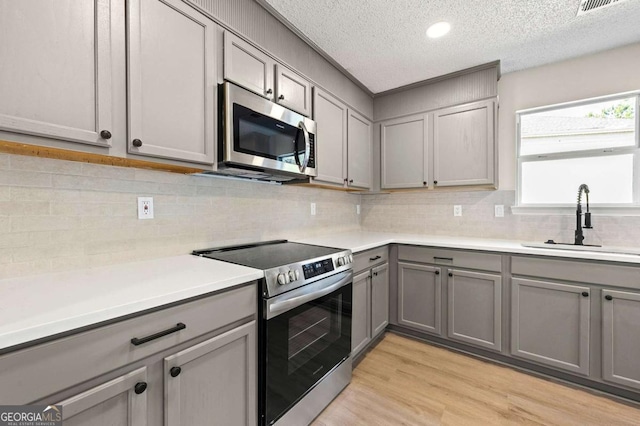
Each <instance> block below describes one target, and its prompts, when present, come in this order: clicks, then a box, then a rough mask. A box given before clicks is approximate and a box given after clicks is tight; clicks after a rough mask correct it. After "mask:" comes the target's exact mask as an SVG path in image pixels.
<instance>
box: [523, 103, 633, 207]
mask: <svg viewBox="0 0 640 426" xmlns="http://www.w3.org/2000/svg"><path fill="white" fill-rule="evenodd" d="M639 102H640V92H629V93H623V94H619V95H613V96H607V97H603V98H597V99H588V100H584V101H577V102H571V103H567V104H562V105H553V106H548V107H542V108H535V109H530V110H525V111H518V112H517V113H516V118H517V123H518V136H517V137H518V148H517V149H518V194H517V206H516V211H517V210H518V209H519V208H522V210H523V211H525V212H526V210H527V208H533V210H536V209H537V210H543V209H541V208H542V207H544V208H546V209H547V210H549V209H562V208H564V207H571V208H573V209H575V204H576V197H577V193H578V187H579V186H580V184H583V183H586V184H587V185H588V186H589V189H590V191H591V192H590V194H589V202H590V205H591V206H593V207H595V209H596V210H598V208H600V209H603V210H610V211H618V212H620V211H623V210H625V208H636V209H637V208H640V150H639V131H638V128H639V127H640V125H639V117H638V108H639Z"/></svg>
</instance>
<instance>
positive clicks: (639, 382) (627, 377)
mask: <svg viewBox="0 0 640 426" xmlns="http://www.w3.org/2000/svg"><path fill="white" fill-rule="evenodd" d="M639 324H640V294H639V293H629V292H623V291H613V290H603V291H602V364H603V365H602V378H603V379H604V380H606V381H608V382H612V383H616V384H619V385H624V386H628V387H631V388H634V389H640V362H639V360H640V332H638V326H639Z"/></svg>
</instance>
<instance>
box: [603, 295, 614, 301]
mask: <svg viewBox="0 0 640 426" xmlns="http://www.w3.org/2000/svg"><path fill="white" fill-rule="evenodd" d="M604 298H605V299H607V300H613V296H612V295H610V294H607V295H606V296H605V297H604Z"/></svg>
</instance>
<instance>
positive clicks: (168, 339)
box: [0, 285, 257, 404]
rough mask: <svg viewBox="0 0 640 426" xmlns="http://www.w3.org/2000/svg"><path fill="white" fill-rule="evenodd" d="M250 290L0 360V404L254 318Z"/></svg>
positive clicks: (28, 397)
mask: <svg viewBox="0 0 640 426" xmlns="http://www.w3.org/2000/svg"><path fill="white" fill-rule="evenodd" d="M256 291H257V286H256V285H249V286H245V287H241V288H238V289H234V290H230V291H228V292H224V293H221V294H218V295H215V296H211V297H207V298H203V299H198V300H195V301H193V302H189V303H185V304H182V305H178V306H174V307H171V308H167V309H163V310H160V311H156V312H152V313H148V314H145V315H141V316H139V317H135V318H131V319H128V320H124V321H120V322H116V323H113V324H110V325H106V326H103V327H99V328H96V329H93V330H89V331H85V332H82V333H78V334H75V335H71V336H68V337H64V338H60V339H58V340H54V341H52V342H49V343H43V344H41V345H37V346H33V347H31V348H26V349H22V350H18V351H16V352H11V353H8V354H6V355H4V356H2V357H0V383H2V386H0V401H2V402H3V403H4V404H27V403H30V402H32V401H35V400H37V399H40V398H43V397H46V396H48V395H51V394H53V393H56V392H59V391H61V390H64V389H66V388H68V387H70V386H72V385H76V384H78V383H81V382H84V381H85V380H89V379H91V378H93V377H97V376H99V375H101V374H104V373H107V372H109V371H112V370H114V369H116V368H120V367H123V366H125V365H127V364H130V363H132V362H135V361H138V360H140V359H143V358H145V357H148V356H149V355H152V354H154V353H157V352H160V351H163V350H165V349H168V348H171V347H172V346H175V345H178V344H180V343H183V342H186V341H188V340H190V339H193V338H195V337H198V336H200V335H202V334H205V333H208V332H210V331H214V330H216V329H219V328H221V327H224V326H225V325H228V324H231V323H233V322H235V321H238V320H241V319H243V318H247V317H252V316H255V314H256V309H257V306H256V305H257V303H256V300H257V295H256ZM178 323H183V324H185V325H186V328H185V329H183V330H180V331H177V332H174V333H171V334H168V335H166V336H163V337H159V338H157V339H154V340H151V341H149V342H147V343H143V344H140V345H138V346H135V345H133V344H132V343H131V339H132V338H134V337H137V338H143V337H147V336H150V335H153V334H155V333H158V332H161V331H164V330H168V329H171V328H172V327H175V326H176V324H178ZM34 383H37V386H34Z"/></svg>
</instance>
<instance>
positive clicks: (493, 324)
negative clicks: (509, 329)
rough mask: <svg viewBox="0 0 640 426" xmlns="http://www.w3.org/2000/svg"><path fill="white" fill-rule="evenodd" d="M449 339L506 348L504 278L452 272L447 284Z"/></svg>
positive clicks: (467, 272)
mask: <svg viewBox="0 0 640 426" xmlns="http://www.w3.org/2000/svg"><path fill="white" fill-rule="evenodd" d="M447 297H448V302H449V305H448V311H447V312H448V317H447V318H448V321H447V323H448V336H449V338H451V339H455V340H460V341H462V342H465V343H470V344H472V345H475V346H480V347H483V348H487V349H493V350H496V351H500V350H501V349H502V343H501V342H502V278H501V277H500V276H499V275H494V274H484V273H478V272H471V271H461V270H457V269H452V270H450V271H449V278H448V281H447Z"/></svg>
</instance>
